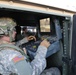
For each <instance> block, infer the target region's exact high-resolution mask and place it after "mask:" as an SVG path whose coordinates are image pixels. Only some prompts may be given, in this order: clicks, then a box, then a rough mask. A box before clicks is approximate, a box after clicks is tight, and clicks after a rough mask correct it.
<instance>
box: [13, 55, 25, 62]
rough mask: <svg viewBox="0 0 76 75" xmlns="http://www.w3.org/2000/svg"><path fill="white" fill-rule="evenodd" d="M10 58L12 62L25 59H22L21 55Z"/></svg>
mask: <svg viewBox="0 0 76 75" xmlns="http://www.w3.org/2000/svg"><path fill="white" fill-rule="evenodd" d="M12 60H13V62H14V63H17V62H19V61H22V60H25V59H24V57H23V56H16V57H14V58H13V59H12Z"/></svg>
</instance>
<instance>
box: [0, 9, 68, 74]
mask: <svg viewBox="0 0 76 75" xmlns="http://www.w3.org/2000/svg"><path fill="white" fill-rule="evenodd" d="M0 17H11V18H13V19H14V20H15V21H16V23H17V25H19V26H20V27H21V28H24V27H26V28H27V30H28V33H27V34H28V36H30V35H34V36H35V37H36V39H37V40H36V41H34V40H32V41H29V42H28V43H27V44H26V43H24V44H22V47H26V49H27V52H28V55H29V56H30V59H31V60H33V58H34V56H35V53H36V51H37V48H38V46H39V44H40V43H41V41H42V40H43V39H47V40H48V41H49V42H50V44H51V46H52V47H53V43H55V42H56V41H58V42H59V45H58V44H55V45H56V47H58V46H59V47H58V48H55V47H54V49H55V51H57V52H53V53H52V51H53V49H52V48H51V49H50V50H49V52H48V53H47V55H46V60H47V67H46V68H50V67H58V68H59V69H60V71H61V73H62V70H63V60H62V57H63V54H64V43H65V42H66V41H64V39H67V38H65V37H64V27H65V26H66V25H65V24H64V21H65V20H66V16H59V15H56V14H48V13H41V12H34V11H32V12H31V11H23V10H14V9H6V8H0ZM67 27H69V26H68V25H67ZM66 29H67V28H66ZM67 34H68V33H66V35H67ZM68 35H69V34H68ZM68 35H67V36H68ZM58 49H59V50H58ZM68 52H69V51H68Z"/></svg>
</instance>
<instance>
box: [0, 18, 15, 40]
mask: <svg viewBox="0 0 76 75" xmlns="http://www.w3.org/2000/svg"><path fill="white" fill-rule="evenodd" d="M15 26H16V23H15V22H14V20H13V19H12V18H6V17H2V18H0V36H3V35H8V36H10V41H12V32H13V30H15V28H14V27H15Z"/></svg>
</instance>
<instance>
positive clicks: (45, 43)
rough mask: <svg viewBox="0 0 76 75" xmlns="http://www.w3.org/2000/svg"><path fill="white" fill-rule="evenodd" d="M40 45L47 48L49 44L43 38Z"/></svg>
mask: <svg viewBox="0 0 76 75" xmlns="http://www.w3.org/2000/svg"><path fill="white" fill-rule="evenodd" d="M40 45H41V46H44V47H46V48H48V47H49V46H50V43H49V42H48V41H47V40H43V41H42V42H41V43H40Z"/></svg>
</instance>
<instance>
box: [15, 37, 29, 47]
mask: <svg viewBox="0 0 76 75" xmlns="http://www.w3.org/2000/svg"><path fill="white" fill-rule="evenodd" d="M27 42H28V40H27V38H23V39H22V40H20V41H18V42H16V44H15V45H16V46H19V45H22V44H24V43H27Z"/></svg>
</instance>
